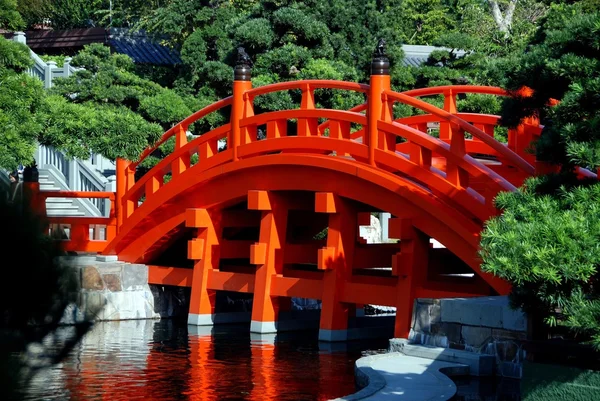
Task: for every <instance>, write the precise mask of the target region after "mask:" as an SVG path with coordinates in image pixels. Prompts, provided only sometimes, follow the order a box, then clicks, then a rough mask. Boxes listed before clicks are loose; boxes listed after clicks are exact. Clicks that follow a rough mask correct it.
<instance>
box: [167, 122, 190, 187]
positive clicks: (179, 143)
mask: <svg viewBox="0 0 600 401" xmlns="http://www.w3.org/2000/svg"><path fill="white" fill-rule="evenodd" d="M186 144H187V127H184V126H183V125H181V124H180V125H178V126H177V127H175V151H177V150H178V149H181V148H182V147H183V146H185V145H186ZM189 167H190V154H189V153H185V154H183V155H181V156H180V157H178V158H176V159H175V160H173V162H172V163H171V174H172V176H173V178H175V177H177V176H178V175H180V174H181V173H183V172H184V171H185V170H187V169H188V168H189Z"/></svg>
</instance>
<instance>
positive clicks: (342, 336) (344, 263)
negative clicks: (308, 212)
mask: <svg viewBox="0 0 600 401" xmlns="http://www.w3.org/2000/svg"><path fill="white" fill-rule="evenodd" d="M315 212H317V213H329V225H328V231H327V246H326V247H325V248H322V249H319V257H318V268H319V269H321V270H325V272H324V274H323V295H322V298H321V299H322V306H321V322H320V326H319V340H320V341H345V340H347V338H348V315H349V312H350V307H349V305H348V304H346V303H343V302H341V297H342V295H343V291H344V285H345V283H346V281H348V279H349V278H350V276H351V275H352V264H353V259H354V248H355V245H356V236H357V232H358V221H357V219H358V211H357V210H356V209H355V208H353V207H352V206H351V205H350V204H349V203H348V202H347V201H345V200H343V199H341V198H340V197H339V196H337V195H336V194H333V193H330V192H318V193H317V194H316V195H315Z"/></svg>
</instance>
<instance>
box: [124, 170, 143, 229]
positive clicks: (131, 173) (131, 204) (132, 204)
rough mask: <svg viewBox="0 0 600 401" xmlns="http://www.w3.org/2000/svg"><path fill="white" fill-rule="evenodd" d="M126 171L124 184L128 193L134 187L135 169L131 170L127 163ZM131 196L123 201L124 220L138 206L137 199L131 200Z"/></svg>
mask: <svg viewBox="0 0 600 401" xmlns="http://www.w3.org/2000/svg"><path fill="white" fill-rule="evenodd" d="M127 163H128V164H127V169H126V177H127V178H126V182H127V191H129V190H130V189H131V188H132V187H133V186H134V185H135V167H134V168H132V167H131V163H129V162H127ZM132 196H133V195H131V196H129V197H127V198H126V199H125V204H124V205H123V208H124V219H123V220H125V219H126V218H128V217H129V216H131V215H132V214H133V212H134V210H135V209H136V208H137V205H138V201H139V199H138V198H137V197H135V198H132Z"/></svg>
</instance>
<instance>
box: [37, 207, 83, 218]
mask: <svg viewBox="0 0 600 401" xmlns="http://www.w3.org/2000/svg"><path fill="white" fill-rule="evenodd" d="M46 214H47V215H48V217H59V216H60V217H80V216H81V217H83V216H85V213H83V212H80V211H79V210H78V209H77V208H74V209H47V210H46Z"/></svg>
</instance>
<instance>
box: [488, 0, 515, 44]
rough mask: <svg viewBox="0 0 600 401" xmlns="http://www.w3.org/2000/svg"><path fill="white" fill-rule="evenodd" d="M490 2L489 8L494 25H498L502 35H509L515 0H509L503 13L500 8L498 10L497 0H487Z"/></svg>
mask: <svg viewBox="0 0 600 401" xmlns="http://www.w3.org/2000/svg"><path fill="white" fill-rule="evenodd" d="M488 3H489V4H490V8H491V10H492V17H494V21H496V25H497V26H498V30H499V31H500V32H502V33H504V36H509V35H510V29H511V27H512V22H513V16H514V14H515V7H516V5H517V0H510V1H509V3H508V6H507V7H506V10H505V12H504V15H502V10H500V5H499V4H498V1H497V0H488Z"/></svg>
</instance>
